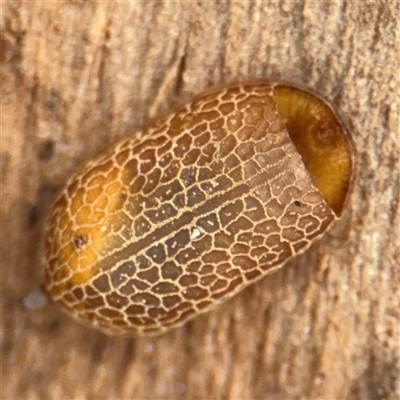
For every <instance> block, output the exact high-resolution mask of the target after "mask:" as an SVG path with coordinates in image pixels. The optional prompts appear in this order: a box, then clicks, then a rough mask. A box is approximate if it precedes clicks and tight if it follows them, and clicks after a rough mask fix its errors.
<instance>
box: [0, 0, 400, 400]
mask: <svg viewBox="0 0 400 400" xmlns="http://www.w3.org/2000/svg"><path fill="white" fill-rule="evenodd" d="M1 7H2V14H1V32H0V44H1V51H0V53H1V57H0V62H1V90H2V93H1V107H2V109H1V128H2V129H1V164H0V166H1V240H0V241H1V243H0V246H1V249H0V250H1V253H0V254H1V272H2V299H1V302H2V321H1V334H2V357H1V358H2V383H3V385H2V386H3V387H2V398H4V399H27V398H29V399H47V398H49V399H56V398H62V399H77V398H82V399H83V398H87V399H90V398H106V399H205V398H210V399H243V400H244V399H295V398H307V399H315V398H321V399H387V398H390V399H395V398H398V397H399V396H400V379H399V363H400V359H399V352H400V346H399V308H400V307H399V306H400V304H399V299H400V296H399V294H400V290H399V287H400V283H399V272H398V271H399V261H400V249H399V244H398V242H399V224H400V221H399V216H400V207H399V147H400V144H399V143H400V142H399V140H398V127H399V105H398V99H399V90H400V78H399V74H398V71H399V67H400V66H399V60H398V54H399V40H398V35H397V33H398V29H399V24H398V22H397V21H398V20H399V17H400V15H399V4H398V3H397V2H350V1H348V2H320V3H316V2H307V1H297V2H292V1H281V2H260V1H251V2H233V1H226V2H183V1H177V2H133V1H131V2H85V1H67V2H34V1H31V2H16V1H10V2H5V3H4V2H3V3H2V4H1ZM254 78H256V79H268V80H270V79H281V80H286V81H291V82H296V83H298V84H303V85H306V86H308V87H311V88H313V89H315V90H317V91H318V92H320V93H321V94H322V95H323V96H324V97H326V98H328V99H330V100H331V101H332V102H333V103H334V105H335V106H336V107H337V109H338V110H339V112H341V114H342V115H343V116H344V118H345V120H346V122H347V123H348V125H349V127H350V129H351V130H352V132H353V138H354V142H355V145H356V148H357V151H358V154H357V160H356V166H357V169H358V177H357V180H356V183H355V185H354V188H353V193H352V196H351V198H350V204H349V207H348V210H347V211H346V212H345V214H344V216H343V218H342V220H341V221H340V222H339V223H338V224H337V225H336V226H335V227H334V229H333V230H332V231H331V232H330V233H329V234H328V235H327V237H325V238H324V239H323V240H322V242H319V243H318V244H316V245H314V246H313V247H312V249H311V251H309V252H308V253H307V254H305V255H303V256H301V258H300V259H297V260H295V261H293V262H291V263H290V265H288V266H287V267H286V268H284V269H282V270H281V271H279V272H277V273H275V274H273V275H271V276H270V277H267V278H265V279H264V280H262V281H261V282H259V283H258V284H257V285H256V286H254V287H252V288H249V289H246V290H245V291H244V292H243V293H242V294H240V295H238V296H236V297H235V298H234V299H233V300H232V301H230V302H229V303H227V304H225V305H223V306H221V307H220V308H218V310H216V311H215V312H213V313H211V314H209V315H204V316H202V317H200V318H198V319H196V320H193V321H192V322H189V323H188V324H186V325H185V326H183V327H182V328H179V329H177V330H175V331H173V332H170V333H168V334H166V335H165V336H162V337H160V338H150V339H113V338H108V337H105V336H103V335H102V334H100V333H97V332H93V331H90V330H88V329H86V328H84V327H81V326H79V325H77V324H76V323H75V322H73V321H71V320H70V319H68V318H67V317H65V316H64V315H63V314H61V313H60V311H59V310H58V309H57V308H56V307H54V306H48V307H46V308H44V309H41V310H37V311H28V310H26V309H24V308H23V307H22V305H21V299H22V298H23V297H24V296H25V295H26V294H27V293H29V292H30V291H31V290H32V289H34V288H35V287H36V286H37V285H39V284H40V282H41V267H40V262H39V260H40V253H39V251H40V239H41V232H42V229H43V224H44V218H45V215H46V212H47V210H48V208H49V207H50V205H51V202H52V201H53V199H54V196H55V192H56V191H57V189H58V188H59V187H60V186H61V185H62V183H63V182H64V181H65V179H66V178H67V176H68V175H69V174H70V173H71V171H72V170H73V169H74V168H75V167H76V166H77V165H79V164H80V163H81V162H83V161H84V160H85V159H87V158H88V157H90V156H91V155H93V154H94V153H96V152H97V151H98V150H100V149H101V148H103V147H104V146H106V145H107V144H109V143H111V142H112V141H113V140H115V139H116V138H117V137H119V136H121V135H123V134H127V133H129V132H131V131H132V130H134V129H135V128H137V127H138V126H141V125H145V124H147V123H149V122H150V121H151V120H153V119H154V118H155V117H157V116H160V115H162V114H165V113H167V112H170V111H172V110H173V109H174V108H175V107H176V104H177V103H183V102H185V101H187V100H190V99H191V98H192V97H193V96H194V95H196V94H198V93H200V92H201V91H203V90H204V89H206V88H210V87H215V86H220V85H222V84H224V83H230V82H238V81H244V80H249V79H254Z"/></svg>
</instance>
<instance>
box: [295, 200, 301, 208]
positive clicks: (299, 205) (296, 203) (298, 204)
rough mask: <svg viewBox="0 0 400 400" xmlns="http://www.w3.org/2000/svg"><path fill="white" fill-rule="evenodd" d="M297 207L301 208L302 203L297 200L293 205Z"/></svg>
mask: <svg viewBox="0 0 400 400" xmlns="http://www.w3.org/2000/svg"><path fill="white" fill-rule="evenodd" d="M293 204H294V205H295V206H296V207H301V203H300V202H299V201H298V200H295V201H294V203H293Z"/></svg>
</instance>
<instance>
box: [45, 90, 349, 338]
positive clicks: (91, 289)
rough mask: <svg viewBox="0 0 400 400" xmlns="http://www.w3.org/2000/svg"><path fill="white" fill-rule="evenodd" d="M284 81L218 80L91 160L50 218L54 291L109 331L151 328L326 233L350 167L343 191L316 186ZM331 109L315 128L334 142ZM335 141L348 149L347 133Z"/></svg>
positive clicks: (175, 319) (48, 270) (174, 320)
mask: <svg viewBox="0 0 400 400" xmlns="http://www.w3.org/2000/svg"><path fill="white" fill-rule="evenodd" d="M285 90H289V91H290V90H292V91H293V90H294V91H296V90H297V89H291V88H290V87H286V86H277V85H273V84H255V85H242V86H235V87H229V88H225V89H220V90H216V91H214V92H211V93H209V94H207V95H205V96H203V97H200V98H198V99H196V100H194V101H193V102H192V103H190V104H188V105H187V106H186V107H184V108H183V109H181V110H180V111H178V112H177V113H174V114H171V115H170V116H168V117H167V118H164V119H162V120H160V121H159V122H158V123H156V124H155V125H154V126H152V127H150V128H148V129H143V130H142V131H139V132H138V133H137V134H136V135H135V136H133V137H130V138H125V139H123V140H120V141H119V142H117V143H116V144H115V145H113V146H112V147H109V148H108V149H106V150H105V151H104V152H103V153H101V154H100V155H98V156H97V157H95V158H93V159H92V160H90V161H89V162H88V163H87V164H86V165H85V166H84V167H83V169H81V170H80V171H79V172H78V173H76V174H75V175H74V176H72V177H71V178H70V179H69V180H68V182H67V183H66V186H65V188H64V189H63V191H62V192H61V194H60V196H59V198H58V199H57V201H56V202H55V205H54V206H53V208H52V210H51V213H50V216H49V219H48V224H47V227H46V231H45V240H44V241H45V250H44V265H45V268H44V277H45V283H44V288H45V290H46V291H47V293H48V294H49V295H50V297H51V298H52V299H53V300H54V301H55V302H57V303H59V304H60V305H61V307H62V308H63V309H64V311H66V312H67V313H68V314H70V315H71V316H72V317H74V318H75V319H77V320H78V321H80V322H83V323H85V324H87V325H90V326H92V327H95V328H98V329H100V330H101V331H102V332H103V333H106V334H111V335H124V336H140V335H157V334H161V333H164V332H166V331H167V330H169V329H171V328H173V327H177V326H179V325H181V324H182V323H184V322H186V321H187V320H188V319H190V318H192V317H194V316H196V315H198V314H199V313H202V312H205V311H207V310H210V309H211V308H213V307H214V306H216V305H217V304H219V303H221V302H222V301H225V300H227V299H228V298H230V297H232V296H233V295H234V294H236V293H237V292H239V291H240V290H242V289H243V288H244V287H246V286H247V285H249V284H250V283H252V282H254V281H257V280H258V279H260V278H261V277H263V276H265V275H267V274H268V273H270V272H271V271H274V270H276V269H277V268H279V267H281V266H282V265H283V264H284V263H286V262H287V261H288V260H289V259H291V258H292V257H293V256H295V255H296V254H299V253H302V252H303V251H305V250H306V249H307V248H308V247H309V246H310V245H311V244H312V243H313V242H315V241H316V240H317V239H318V238H320V237H321V236H322V235H323V234H324V233H325V232H326V231H327V229H328V228H329V227H330V226H331V224H332V223H333V222H334V221H335V220H336V219H337V218H338V216H339V215H340V212H341V210H342V208H343V204H344V201H345V198H346V196H347V195H346V193H347V188H348V186H349V181H350V176H351V172H347V175H348V176H347V177H345V178H343V177H339V178H338V180H339V186H340V188H339V189H336V192H337V191H341V192H342V193H341V195H340V196H339V200H337V199H336V197H338V196H336V194H335V195H334V196H327V195H326V194H324V193H321V190H322V189H321V188H320V187H319V186H318V187H317V185H316V184H315V181H316V180H318V179H317V178H315V179H314V177H313V174H312V173H310V170H309V168H308V166H306V163H305V162H304V158H305V157H304V156H303V155H301V154H300V153H299V151H298V149H297V147H296V145H295V143H294V142H295V141H294V140H293V139H292V137H291V136H290V135H289V133H288V130H290V129H289V128H288V129H287V127H286V126H287V125H288V124H290V123H289V122H288V121H289V118H288V117H287V116H284V117H282V116H281V115H280V112H279V111H280V108H282V109H283V108H284V107H285V106H284V103H285V101H286V97H285V96H286V92H285ZM280 91H281V92H282V93H283V95H282V97H281V99H280V100H277V99H278V98H279V96H278V95H277V93H280ZM299 92H302V91H299ZM296 93H297V92H296ZM302 93H305V94H306V95H307V96H311V95H310V94H309V93H308V92H302ZM314 98H315V99H316V101H318V102H321V100H320V99H319V98H317V97H314ZM282 99H283V100H282ZM279 103H282V104H283V105H282V106H280V105H279ZM318 104H319V103H318ZM323 104H324V103H323ZM324 107H325V108H324V110H325V109H326V110H325V111H324V112H329V113H331V114H332V115H333V119H334V120H335V121H336V122H335V123H336V124H337V126H338V127H339V128H337V126H336V125H335V126H334V125H333V122H329V123H328V125H326V122H324V121H322V122H321V121H320V127H319V128H318V129H319V130H320V131H319V133H318V135H319V137H320V138H322V139H323V140H325V141H326V138H328V142H329V140H330V138H332V137H334V138H335V140H336V133H337V132H336V130H338V132H339V130H341V125H340V123H339V122H338V121H337V119H336V117H334V114H333V113H332V111H331V110H330V108H329V107H328V106H326V105H325V104H324ZM287 109H290V110H292V109H293V107H292V106H290V107H287ZM301 110H303V108H301V107H300V112H301V113H302V112H303V111H301ZM290 112H291V111H290ZM313 112H314V111H313ZM322 114H323V113H322ZM322 114H321V115H322ZM331 114H329V115H331ZM320 119H321V116H320V115H319V116H318V118H317V120H320ZM323 124H325V125H323ZM332 132H333V134H332ZM337 135H339V133H337ZM341 143H342V146H344V147H345V148H347V149H349V148H350V145H349V142H348V140H347V137H346V134H344V136H343V138H342V139H341ZM319 151H320V149H317V152H319ZM329 152H331V149H328V150H327V151H326V154H328V153H329ZM343 152H344V151H343V149H342V150H340V151H339V153H338V154H339V155H340V157H342V158H343V159H345V161H343V162H344V163H346V162H347V164H346V165H347V167H346V168H348V166H349V165H350V169H351V154H350V150H348V153H347V155H343V154H342V153H343ZM321 157H322V159H323V160H325V159H326V158H325V156H324V153H323V152H322V153H320V154H319V158H321ZM335 157H336V160H339V159H340V157H338V155H337V154H336V155H335V156H334V158H335ZM340 162H341V161H340V160H339V163H340ZM317 169H318V170H319V169H320V168H319V167H318V168H317ZM346 171H347V170H346ZM329 179H330V180H332V179H331V178H329ZM322 181H324V179H322ZM322 186H323V185H322ZM329 187H330V186H329ZM323 190H325V189H323ZM329 190H330V189H329ZM327 191H328V189H326V190H325V192H327ZM336 192H335V193H336ZM335 196H336V197H335ZM333 197H335V199H336V200H335V199H334V200H332V198H333Z"/></svg>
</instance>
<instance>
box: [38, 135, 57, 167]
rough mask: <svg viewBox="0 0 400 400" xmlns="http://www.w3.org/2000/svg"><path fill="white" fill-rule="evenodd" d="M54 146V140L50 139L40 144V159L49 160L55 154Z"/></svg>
mask: <svg viewBox="0 0 400 400" xmlns="http://www.w3.org/2000/svg"><path fill="white" fill-rule="evenodd" d="M54 147H55V144H54V142H53V140H51V139H48V140H46V141H45V142H44V143H42V145H41V146H40V149H39V152H38V159H39V160H40V161H44V162H46V161H49V160H50V159H51V158H52V157H53V154H54Z"/></svg>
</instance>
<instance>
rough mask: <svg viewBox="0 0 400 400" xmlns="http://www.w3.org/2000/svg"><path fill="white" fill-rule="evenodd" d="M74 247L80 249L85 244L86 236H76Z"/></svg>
mask: <svg viewBox="0 0 400 400" xmlns="http://www.w3.org/2000/svg"><path fill="white" fill-rule="evenodd" d="M73 240H74V246H75V248H76V249H81V248H82V247H83V246H84V245H85V244H86V243H87V236H84V235H77V236H75V237H74V239H73Z"/></svg>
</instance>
